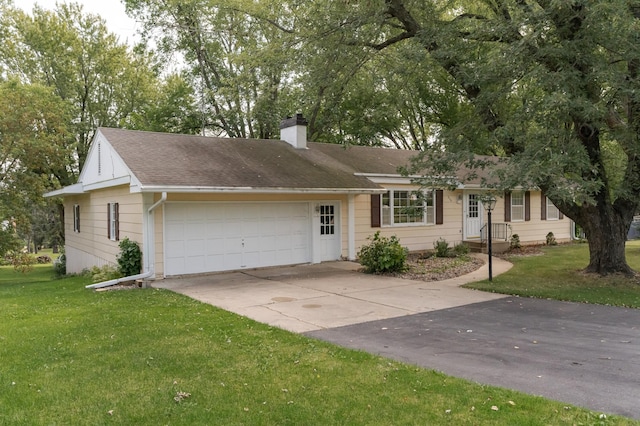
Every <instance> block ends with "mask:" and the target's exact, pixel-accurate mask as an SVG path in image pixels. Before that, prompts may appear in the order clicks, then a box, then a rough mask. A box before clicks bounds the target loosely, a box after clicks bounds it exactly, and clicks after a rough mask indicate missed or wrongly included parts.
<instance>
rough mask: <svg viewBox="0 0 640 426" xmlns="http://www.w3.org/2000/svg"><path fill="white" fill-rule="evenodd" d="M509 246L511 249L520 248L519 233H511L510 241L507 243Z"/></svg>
mask: <svg viewBox="0 0 640 426" xmlns="http://www.w3.org/2000/svg"><path fill="white" fill-rule="evenodd" d="M509 248H511V249H519V248H522V244H520V235H518V234H513V235H512V236H511V242H510V243H509Z"/></svg>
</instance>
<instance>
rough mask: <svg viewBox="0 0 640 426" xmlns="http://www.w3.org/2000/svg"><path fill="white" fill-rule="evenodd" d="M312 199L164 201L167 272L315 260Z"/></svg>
mask: <svg viewBox="0 0 640 426" xmlns="http://www.w3.org/2000/svg"><path fill="white" fill-rule="evenodd" d="M309 209H310V206H309V203H278V202H273V203H216V202H211V203H200V202H194V203H166V204H165V206H164V217H165V224H164V226H165V231H164V236H165V238H164V247H165V262H164V263H165V275H182V274H195V273H204V272H216V271H226V270H234V269H244V268H257V267H264V266H276V265H290V264H296V263H307V262H311V260H312V259H311V237H310V232H311V215H310V211H309Z"/></svg>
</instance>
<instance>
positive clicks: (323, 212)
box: [45, 115, 571, 278]
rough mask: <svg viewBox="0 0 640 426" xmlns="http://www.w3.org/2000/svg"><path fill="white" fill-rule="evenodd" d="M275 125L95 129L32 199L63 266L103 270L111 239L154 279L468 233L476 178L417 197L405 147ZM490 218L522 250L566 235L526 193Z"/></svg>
mask: <svg viewBox="0 0 640 426" xmlns="http://www.w3.org/2000/svg"><path fill="white" fill-rule="evenodd" d="M281 127H282V132H281V138H282V140H251V139H230V138H214V137H203V136H192V135H175V134H166V133H153V132H141V131H130V130H119V129H110V128H99V129H98V130H97V132H96V135H95V138H94V140H93V142H92V145H91V148H90V151H89V154H88V157H87V160H86V162H85V165H84V167H83V169H82V172H81V174H80V178H79V182H78V183H77V184H75V185H71V186H68V187H65V188H62V189H60V190H57V191H53V192H49V193H48V194H45V195H46V196H47V197H63V198H64V210H65V222H66V223H65V232H66V241H65V250H66V256H67V271H69V272H80V271H82V270H83V269H84V268H88V267H91V266H93V265H98V266H101V265H104V264H113V263H115V260H116V255H117V254H118V252H119V247H118V242H119V240H120V239H123V238H124V237H129V239H131V240H134V241H137V242H138V243H139V244H140V246H141V248H142V251H143V259H144V261H143V262H144V269H145V271H147V272H150V273H151V274H152V276H153V277H155V278H162V277H166V276H175V275H183V274H195V273H206V272H215V271H226V270H237V269H244V268H256V267H265V266H275V265H288V264H299V263H317V262H323V261H330V260H337V259H352V260H353V259H355V258H356V253H357V252H358V250H359V248H360V247H361V246H362V245H363V244H365V243H366V242H367V237H369V236H371V235H373V234H374V233H375V232H376V231H380V232H381V234H383V235H387V236H390V235H396V236H397V237H398V238H399V239H400V242H401V244H402V245H404V246H406V247H408V248H409V249H410V250H424V249H432V248H433V243H434V241H437V240H438V239H440V238H443V239H445V240H447V241H448V242H449V243H451V244H455V243H459V242H462V241H478V240H479V239H480V236H481V232H482V229H483V227H484V226H485V222H486V213H485V212H484V211H483V207H482V203H481V202H480V201H479V197H480V196H481V195H482V194H483V192H484V190H483V189H482V188H481V187H480V185H479V184H478V183H467V184H464V185H459V186H458V188H457V189H456V190H454V191H449V190H441V189H438V188H434V189H429V190H425V191H424V195H423V196H420V197H416V195H415V194H416V192H415V190H417V189H419V188H418V187H416V186H415V185H412V184H411V182H410V179H408V178H406V177H402V176H401V175H399V174H398V172H397V169H398V167H399V166H402V165H406V164H407V163H408V161H409V159H410V158H411V157H412V156H414V155H415V154H416V152H413V151H403V150H392V149H385V148H373V147H361V146H351V147H348V148H344V147H343V146H340V145H333V144H321V143H311V142H307V140H306V121H305V120H304V118H302V117H301V116H300V115H298V116H296V117H294V118H290V119H287V120H284V121H283V123H282V126H281ZM422 200H424V204H423V201H422ZM492 218H493V222H495V223H496V225H495V226H496V227H495V228H494V229H495V232H494V235H495V236H497V237H498V238H502V239H508V238H509V237H510V236H511V235H512V234H518V235H519V237H520V241H521V242H522V243H524V244H527V243H541V242H544V241H545V236H546V235H547V233H548V232H553V233H554V235H555V238H556V240H558V241H563V240H569V239H570V235H571V225H570V221H569V220H567V219H564V218H563V216H562V214H561V213H560V212H559V211H558V209H557V208H556V207H555V206H554V205H553V204H552V203H551V202H549V201H548V200H547V199H546V197H544V196H543V195H542V194H541V193H540V192H536V191H530V192H529V191H527V192H525V191H513V192H511V193H509V194H505V196H504V197H502V198H501V199H499V200H498V204H497V206H496V209H495V210H494V212H493V215H492Z"/></svg>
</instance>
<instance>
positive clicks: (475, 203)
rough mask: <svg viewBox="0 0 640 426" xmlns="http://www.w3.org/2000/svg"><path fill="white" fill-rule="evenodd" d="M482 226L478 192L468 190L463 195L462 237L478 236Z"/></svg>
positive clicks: (473, 237)
mask: <svg viewBox="0 0 640 426" xmlns="http://www.w3.org/2000/svg"><path fill="white" fill-rule="evenodd" d="M481 228H482V203H481V202H480V194H478V193H475V192H469V193H467V194H466V196H465V203H464V239H465V240H473V239H478V238H480V229H481Z"/></svg>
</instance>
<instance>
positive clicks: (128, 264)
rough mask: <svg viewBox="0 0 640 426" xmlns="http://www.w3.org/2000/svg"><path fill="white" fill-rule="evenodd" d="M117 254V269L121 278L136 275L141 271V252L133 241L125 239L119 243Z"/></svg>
mask: <svg viewBox="0 0 640 426" xmlns="http://www.w3.org/2000/svg"><path fill="white" fill-rule="evenodd" d="M119 247H120V254H118V258H117V261H118V269H119V270H120V273H122V276H124V277H128V276H131V275H138V274H139V273H140V271H141V270H142V251H141V250H140V246H138V243H136V242H135V241H131V240H130V239H129V238H125V239H124V240H122V241H120V245H119Z"/></svg>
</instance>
